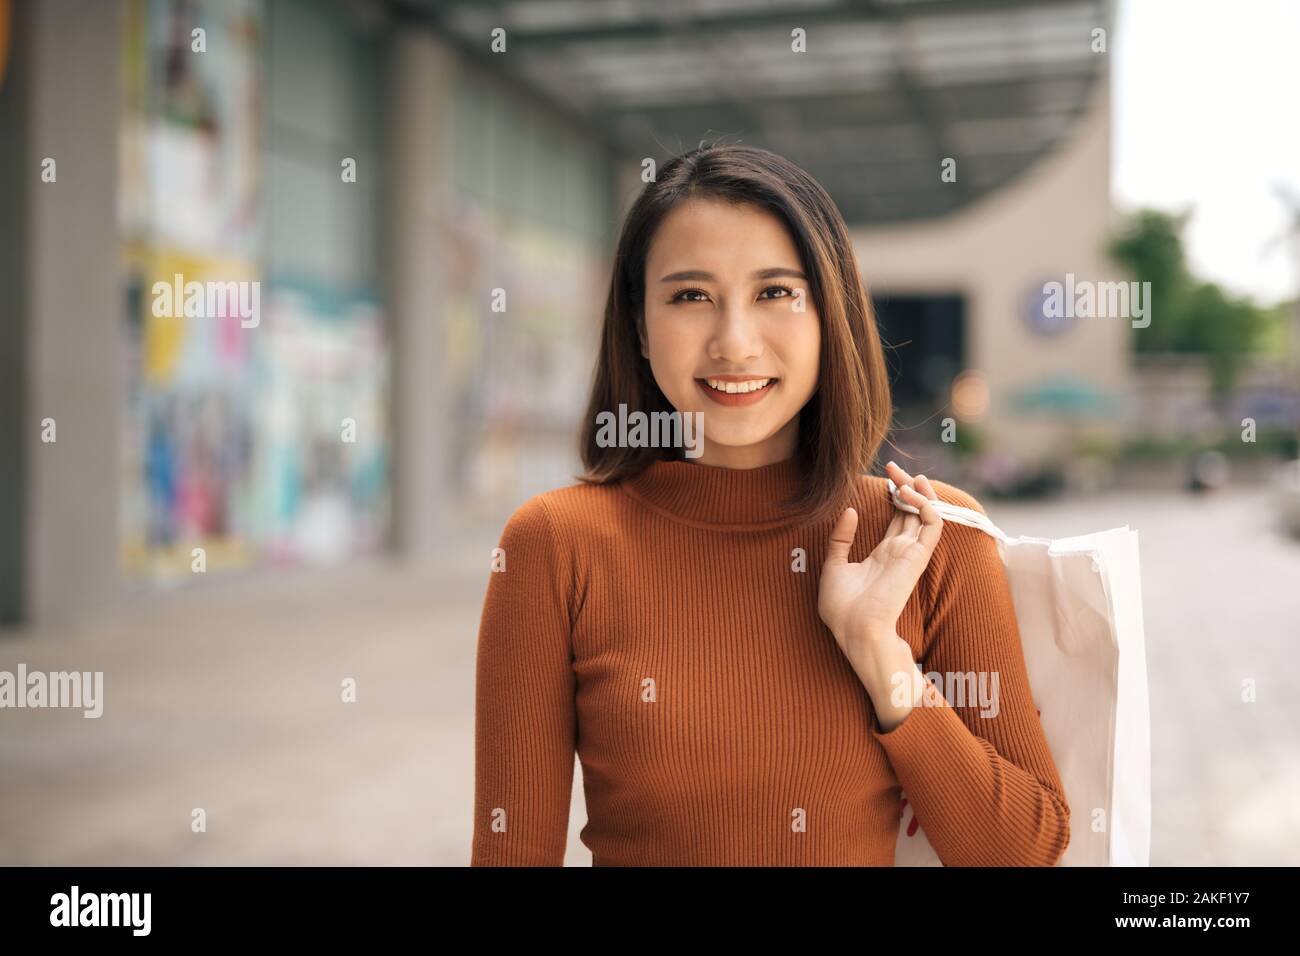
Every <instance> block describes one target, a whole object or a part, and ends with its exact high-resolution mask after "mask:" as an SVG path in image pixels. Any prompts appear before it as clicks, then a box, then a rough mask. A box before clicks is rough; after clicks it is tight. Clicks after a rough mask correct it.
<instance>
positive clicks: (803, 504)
mask: <svg viewBox="0 0 1300 956" xmlns="http://www.w3.org/2000/svg"><path fill="white" fill-rule="evenodd" d="M689 199H717V200H722V201H725V202H732V203H750V204H753V205H756V206H759V207H761V208H763V209H766V210H768V211H770V212H772V213H774V214H775V215H776V216H777V217H778V218H779V219H780V220H781V221H782V222H784V223H785V226H786V228H787V229H788V230H789V233H790V236H791V238H792V239H793V240H794V244H795V247H796V249H797V250H798V252H799V259H800V261H801V264H802V266H803V270H804V274H805V275H807V276H808V284H809V286H810V293H811V296H812V300H813V304H814V306H815V308H816V309H817V314H818V315H819V316H820V318H821V364H820V374H819V376H818V383H817V390H816V392H814V394H813V396H812V398H811V399H809V401H808V403H807V404H806V405H805V406H804V407H803V410H802V411H801V412H800V417H799V439H798V449H797V452H796V455H797V457H798V458H799V462H800V466H801V470H802V471H803V474H804V475H805V476H806V479H807V480H806V481H805V482H804V489H803V491H802V493H801V494H800V495H799V496H798V497H797V498H796V499H795V500H793V501H791V502H789V505H790V507H792V508H794V509H796V510H799V511H803V512H807V513H808V514H809V516H810V517H814V518H821V517H826V516H828V515H829V514H831V513H832V512H833V511H834V510H835V509H837V508H838V507H840V506H842V504H843V500H844V498H845V496H846V495H847V494H848V493H849V492H850V491H851V490H852V488H853V486H854V483H855V482H856V480H857V476H858V475H860V474H862V473H863V472H865V471H867V470H868V469H870V467H871V465H872V463H873V462H874V460H875V455H876V452H877V450H878V449H879V448H880V445H881V443H882V442H883V441H884V439H885V435H886V434H887V432H888V429H889V422H890V420H891V417H892V414H893V412H892V407H891V404H890V396H889V380H888V378H887V374H886V370H885V357H884V351H883V349H882V348H881V343H880V333H879V331H878V330H877V328H876V320H875V314H874V312H873V311H872V307H871V299H870V297H869V296H868V295H867V290H866V287H865V286H864V285H863V282H862V277H861V274H860V273H859V271H858V263H857V257H856V256H855V255H854V253H853V247H852V245H851V243H850V242H849V235H848V229H847V228H846V227H845V225H844V219H843V217H842V216H841V215H840V212H839V210H838V209H837V208H836V206H835V203H834V201H833V200H832V199H831V197H830V196H829V195H827V193H826V190H825V189H823V188H822V187H821V185H820V184H818V182H817V181H816V180H814V179H813V178H812V177H811V176H809V175H808V174H807V173H806V172H804V171H803V170H802V169H800V168H799V167H798V166H796V165H795V164H794V163H792V162H790V161H789V160H788V159H785V158H784V157H781V156H778V155H776V154H775V153H771V152H768V151H767V150H765V149H759V148H758V147H755V146H744V145H729V144H713V145H701V146H700V147H698V148H696V149H692V150H690V151H688V152H686V153H682V154H681V155H680V156H676V157H674V158H673V159H671V160H669V161H668V162H667V163H665V164H664V165H663V167H662V168H661V169H660V170H659V174H658V176H657V177H656V178H655V180H654V181H653V182H650V183H647V184H646V187H645V189H643V190H642V191H641V194H640V196H638V197H637V200H636V202H635V203H634V204H633V205H632V208H631V209H630V210H629V211H628V214H627V218H626V220H625V221H624V223H623V230H622V233H621V235H620V236H619V240H618V250H617V253H616V255H615V258H614V269H613V276H612V278H611V279H610V285H609V296H608V298H607V299H606V302H605V321H604V329H603V331H602V333H601V342H600V353H599V355H598V357H597V361H596V371H595V376H594V378H593V380H592V386H591V399H590V401H589V402H588V405H587V417H586V420H585V421H584V422H583V429H582V437H581V449H580V450H581V453H582V460H583V464H584V465H585V466H586V469H587V471H586V473H585V474H584V475H582V476H580V477H581V478H582V480H583V481H587V482H590V483H594V484H608V483H611V482H616V481H621V480H623V479H625V478H629V477H631V476H633V475H635V474H638V473H639V472H640V471H642V470H643V469H644V468H645V467H647V466H648V465H649V464H650V463H651V462H652V461H655V460H659V459H671V458H679V457H681V450H680V449H664V448H655V447H639V448H624V447H602V446H600V445H599V444H597V441H596V437H597V424H596V420H597V416H598V415H599V413H600V412H602V411H616V410H617V409H618V406H619V404H620V403H625V404H626V405H627V407H628V409H629V410H638V409H639V410H641V411H644V412H646V413H647V414H649V413H654V412H672V411H674V409H673V407H672V405H670V404H669V402H668V399H667V398H666V397H665V396H664V394H663V391H662V390H661V389H660V388H659V386H658V384H657V383H656V382H655V380H654V375H653V374H652V372H651V369H650V362H649V360H647V359H646V358H645V357H644V356H643V355H642V354H641V341H642V340H643V338H644V335H645V291H646V290H645V266H646V255H647V253H648V250H649V248H650V243H651V240H652V239H653V238H654V234H655V231H656V230H657V229H658V228H659V224H660V223H661V222H662V221H663V219H664V217H665V216H666V215H667V214H668V213H669V212H670V211H671V210H672V209H673V208H674V207H675V206H676V205H677V204H678V203H681V202H683V201H686V200H689Z"/></svg>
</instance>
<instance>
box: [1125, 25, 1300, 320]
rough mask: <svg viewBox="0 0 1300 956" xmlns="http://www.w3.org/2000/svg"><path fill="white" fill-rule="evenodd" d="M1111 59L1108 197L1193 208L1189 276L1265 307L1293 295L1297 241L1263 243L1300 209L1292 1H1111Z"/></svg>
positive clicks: (1298, 42)
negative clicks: (1292, 203)
mask: <svg viewBox="0 0 1300 956" xmlns="http://www.w3.org/2000/svg"><path fill="white" fill-rule="evenodd" d="M1117 20H1118V22H1117V24H1116V27H1115V34H1114V37H1113V41H1114V42H1113V43H1112V48H1111V52H1112V54H1113V56H1114V61H1113V63H1112V66H1113V73H1112V105H1113V110H1114V112H1113V123H1114V126H1113V135H1112V146H1111V148H1112V150H1113V156H1112V165H1111V170H1112V185H1111V190H1112V195H1113V198H1114V201H1115V204H1116V206H1117V207H1118V208H1120V209H1129V208H1132V207H1134V206H1138V205H1144V206H1155V207H1157V208H1161V209H1167V210H1170V211H1174V210H1177V209H1179V208H1181V207H1184V206H1186V205H1193V206H1194V207H1195V210H1194V212H1193V216H1192V219H1191V222H1190V223H1189V224H1188V226H1187V230H1186V231H1185V232H1184V234H1183V238H1184V240H1185V241H1186V245H1187V252H1188V258H1189V262H1190V265H1191V268H1192V271H1193V272H1194V273H1195V274H1196V275H1197V276H1198V277H1199V278H1202V279H1208V280H1211V281H1214V282H1218V283H1220V284H1221V285H1223V286H1225V287H1227V288H1229V289H1231V290H1232V291H1234V292H1237V293H1241V294H1247V295H1251V296H1253V297H1254V298H1255V299H1256V300H1257V301H1259V302H1261V303H1271V302H1275V301H1277V300H1279V299H1283V298H1287V297H1290V296H1294V295H1296V293H1297V287H1298V286H1300V282H1298V281H1297V276H1296V270H1297V268H1298V267H1300V263H1297V262H1296V255H1297V253H1298V252H1300V250H1297V251H1293V250H1294V246H1293V245H1288V244H1287V243H1285V242H1284V243H1280V244H1277V245H1276V246H1275V247H1274V248H1273V249H1272V251H1271V252H1270V253H1269V254H1268V255H1267V256H1265V254H1264V253H1265V246H1266V245H1268V243H1269V241H1270V240H1271V239H1273V238H1274V237H1275V236H1277V235H1278V234H1279V233H1281V232H1283V231H1284V230H1286V228H1287V226H1288V218H1287V213H1286V210H1285V207H1284V205H1283V203H1282V201H1281V200H1280V199H1279V198H1278V197H1277V195H1276V194H1275V192H1274V188H1273V184H1274V182H1276V181H1279V180H1280V181H1282V182H1285V183H1286V184H1287V185H1288V186H1289V187H1290V189H1291V192H1292V193H1293V194H1294V195H1295V197H1296V200H1297V202H1300V0H1233V2H1230V3H1225V2H1223V0H1119V6H1118V10H1117Z"/></svg>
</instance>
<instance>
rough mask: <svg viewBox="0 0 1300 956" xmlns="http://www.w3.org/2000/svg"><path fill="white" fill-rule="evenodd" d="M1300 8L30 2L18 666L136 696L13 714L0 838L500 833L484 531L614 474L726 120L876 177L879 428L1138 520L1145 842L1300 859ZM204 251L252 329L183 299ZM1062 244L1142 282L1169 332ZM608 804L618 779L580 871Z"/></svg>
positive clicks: (1, 260)
mask: <svg viewBox="0 0 1300 956" xmlns="http://www.w3.org/2000/svg"><path fill="white" fill-rule="evenodd" d="M1297 35H1300V13H1298V12H1297V8H1296V7H1295V6H1294V5H1293V4H1290V3H1285V2H1281V0H1279V2H1266V0H1248V2H1243V3H1240V4H1234V5H1232V6H1231V7H1227V8H1225V7H1220V6H1218V5H1215V4H1210V3H1200V2H1181V3H1176V2H1173V0H1151V2H1142V3H1137V2H1123V0H1121V2H1118V3H1111V2H1107V0H859V2H852V0H698V2H691V3H682V2H666V0H618V2H601V0H513V2H495V0H445V2H443V0H351V2H344V0H274V2H265V0H97V2H91V0H42V2H39V3H37V2H34V0H32V2H23V0H18V2H11V0H0V252H2V254H0V289H3V292H4V294H3V296H0V309H3V321H2V322H0V357H2V361H3V366H2V367H0V622H3V624H4V627H3V630H0V670H8V671H11V672H15V671H16V670H17V668H18V666H19V664H24V665H25V666H26V668H27V669H28V670H29V671H35V670H43V671H58V670H76V671H83V672H84V671H92V672H93V671H102V672H103V673H104V712H103V716H102V717H101V718H99V719H96V720H86V719H84V718H83V717H82V714H81V713H80V712H79V711H75V710H31V709H26V710H4V711H0V863H5V864H41V865H54V864H90V865H101V864H168V863H180V864H188V863H203V864H262V863H268V864H269V863H289V864H294V863H357V864H388V863H392V864H436V865H444V864H445V865H463V864H465V863H467V862H468V860H469V842H470V834H471V826H470V813H471V810H472V795H473V794H472V790H473V665H474V645H475V640H476V634H477V626H478V616H479V612H480V609H481V601H482V597H483V593H484V591H485V589H486V584H487V576H488V573H489V564H490V552H491V549H492V548H493V547H494V546H495V544H496V542H497V538H498V535H499V533H500V529H501V526H502V524H503V523H504V521H505V519H506V518H507V517H508V515H509V514H510V513H511V512H512V511H513V510H514V508H516V507H517V506H518V505H519V504H521V503H522V502H523V501H524V500H526V499H527V498H528V497H530V496H532V495H533V494H536V493H538V492H541V491H544V490H547V489H550V488H554V487H558V486H561V485H565V484H570V483H572V482H573V481H574V477H573V476H574V474H575V473H576V471H577V470H578V467H579V462H578V458H577V452H576V448H577V442H576V437H577V429H578V419H579V417H580V416H581V414H582V413H583V409H584V403H585V397H586V390H587V386H588V383H589V376H590V374H591V369H592V361H593V357H594V346H595V342H596V330H597V327H598V322H599V319H600V315H601V310H602V307H603V304H604V294H605V291H606V287H607V283H608V276H609V271H610V268H611V251H612V248H613V244H614V241H615V238H616V236H617V230H618V227H619V224H620V217H621V215H622V213H623V212H624V211H625V210H626V208H627V206H628V205H629V204H630V202H631V201H632V199H633V198H634V197H635V195H636V194H637V191H638V190H639V188H640V187H641V185H642V182H641V178H640V177H641V171H642V164H643V161H644V160H645V159H647V158H650V159H654V160H655V162H656V163H659V164H662V163H663V162H664V161H666V160H667V159H668V158H669V157H671V156H672V155H674V154H676V153H678V152H680V151H682V150H685V149H688V148H691V147H694V146H695V145H697V144H698V143H699V142H700V141H701V140H722V141H727V142H744V143H749V144H753V145H758V146H762V147H765V148H768V149H772V150H774V151H776V152H779V153H782V154H783V155H785V156H787V157H789V158H790V159H791V160H793V161H794V162H796V163H798V164H800V165H801V166H803V167H804V168H806V169H807V170H808V171H809V172H810V173H811V174H812V175H813V176H815V177H816V178H817V179H818V180H819V181H820V182H822V183H823V185H825V186H826V188H827V189H828V190H829V192H830V193H831V195H832V196H833V197H834V198H835V200H836V202H837V203H838V205H839V207H840V209H841V210H842V212H843V214H844V216H845V219H846V221H847V222H848V224H849V226H850V229H851V231H852V234H853V238H854V242H855V245H856V249H857V254H858V257H859V261H860V263H861V265H862V268H863V272H864V276H865V279H866V281H867V284H868V288H869V290H870V292H871V294H872V296H873V300H874V302H875V304H876V308H877V311H878V319H879V322H880V325H881V328H882V331H883V333H884V336H885V338H886V341H887V343H888V344H889V352H888V356H889V363H890V367H891V375H892V376H893V380H894V381H893V386H894V393H895V398H896V402H897V406H898V407H897V416H896V419H897V425H896V428H895V431H894V433H893V435H892V436H891V441H892V443H893V446H894V447H893V448H889V449H886V451H887V453H888V454H887V457H894V458H895V459H896V460H898V461H899V462H900V463H901V464H903V465H904V467H907V468H908V469H909V470H911V471H912V472H913V473H916V472H919V471H924V472H925V473H926V474H928V475H930V476H933V477H938V478H941V479H943V480H945V481H948V482H950V483H953V484H956V485H959V486H961V487H963V488H966V489H967V490H968V491H970V492H972V493H973V494H975V495H976V496H977V497H979V498H980V500H981V501H982V503H983V504H984V506H985V508H986V509H987V510H988V511H989V513H990V514H991V515H992V516H993V518H994V520H995V521H997V522H998V523H999V524H1000V525H1001V526H1002V527H1003V529H1004V530H1006V531H1008V532H1009V533H1012V534H1032V535H1037V536H1065V535H1072V534H1080V533H1085V532H1089V531H1096V530H1102V529H1104V528H1108V527H1113V526H1119V525H1125V524H1128V525H1131V526H1133V527H1136V528H1137V529H1138V530H1139V531H1140V532H1141V547H1142V565H1143V581H1142V585H1143V590H1144V596H1145V614H1146V628H1147V635H1146V642H1147V653H1148V670H1149V674H1150V678H1151V707H1152V751H1153V753H1152V773H1153V795H1152V796H1153V842H1152V854H1151V862H1152V863H1153V864H1158V865H1187V864H1221V865H1242V864H1292V865H1294V864H1297V863H1300V749H1298V748H1297V744H1296V741H1297V739H1300V703H1298V702H1297V697H1296V695H1295V693H1294V687H1295V680H1296V672H1297V666H1296V665H1297V662H1298V654H1297V649H1296V642H1297V639H1298V638H1300V596H1298V594H1300V588H1298V587H1297V585H1300V462H1298V461H1297V459H1298V458H1300V452H1298V451H1297V436H1298V435H1300V296H1298V295H1297V287H1298V276H1300V163H1298V162H1297V159H1296V157H1297V156H1300V126H1297V124H1296V123H1295V122H1294V120H1293V116H1294V91H1295V90H1297V89H1300V64H1298V63H1297V61H1296V59H1295V57H1294V50H1293V49H1292V44H1293V43H1294V37H1295V36H1297ZM176 274H184V275H185V277H186V279H187V280H191V279H197V280H199V281H207V280H211V281H218V282H229V281H236V282H250V283H251V282H257V283H259V288H260V321H259V322H258V323H257V324H256V325H255V326H251V327H250V326H248V325H246V324H245V323H244V322H242V321H241V317H240V315H239V314H237V313H236V312H235V311H234V310H230V309H228V310H226V312H224V313H222V314H219V315H216V316H211V317H206V318H193V317H191V318H185V317H180V318H176V317H173V316H171V315H158V314H156V310H155V309H154V308H153V303H154V296H153V295H152V293H151V291H150V290H152V289H153V287H154V283H155V282H158V281H162V282H165V283H167V284H170V283H171V282H172V279H173V276H174V275H176ZM1051 282H1060V283H1062V284H1063V285H1066V284H1067V283H1068V284H1069V285H1073V284H1074V283H1076V282H1084V283H1094V284H1096V283H1109V282H1124V283H1129V282H1137V283H1150V286H1149V288H1150V299H1149V300H1144V301H1147V302H1148V304H1149V305H1150V313H1149V315H1150V321H1149V324H1145V325H1144V324H1143V323H1142V321H1140V320H1139V319H1138V318H1137V317H1136V313H1134V314H1133V315H1127V314H1123V315H1114V314H1112V315H1091V316H1079V315H1074V314H1072V313H1073V310H1070V312H1067V314H1061V313H1060V312H1059V311H1057V310H1055V309H1054V308H1053V307H1052V303H1051V301H1050V296H1048V295H1047V294H1046V289H1047V284H1048V283H1051ZM1067 287H1068V286H1067ZM498 288H502V289H507V290H508V294H509V299H508V303H509V308H508V310H507V311H504V312H500V311H494V310H493V308H492V294H493V292H492V290H494V289H498ZM1126 288H1127V287H1126ZM1134 304H1136V303H1134ZM349 423H350V425H349ZM195 549H202V551H201V552H197V553H199V554H201V555H202V561H201V568H200V566H199V564H196V561H197V560H198V559H196V557H195V555H196V551H195ZM1246 680H1251V681H1254V682H1255V686H1256V687H1257V697H1256V698H1255V699H1254V700H1253V701H1251V702H1245V701H1243V695H1242V685H1243V681H1246ZM347 682H353V683H352V686H354V687H355V700H346V699H345V696H346V695H345V694H343V693H341V688H342V687H343V686H344V685H345V683H347ZM196 809H202V810H203V812H204V815H205V817H206V829H205V830H203V831H201V832H195V830H194V828H193V827H192V820H193V818H194V811H195V810H196ZM584 822H585V811H584V808H583V802H582V786H581V768H580V767H576V768H575V785H574V797H573V814H572V818H571V834H572V836H571V840H570V852H569V858H568V863H569V864H570V865H587V864H589V863H590V853H589V852H588V851H587V850H586V848H585V847H583V846H582V845H581V843H579V842H578V840H577V833H578V831H579V830H580V829H581V826H582V824H583V823H584Z"/></svg>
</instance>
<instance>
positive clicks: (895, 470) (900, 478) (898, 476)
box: [885, 461, 912, 488]
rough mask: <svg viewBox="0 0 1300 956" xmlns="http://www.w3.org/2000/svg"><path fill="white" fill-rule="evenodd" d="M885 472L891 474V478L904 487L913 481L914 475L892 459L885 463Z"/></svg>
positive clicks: (900, 486)
mask: <svg viewBox="0 0 1300 956" xmlns="http://www.w3.org/2000/svg"><path fill="white" fill-rule="evenodd" d="M885 473H886V474H887V475H889V480H890V481H892V482H893V483H894V484H895V485H897V486H898V487H899V488H904V487H906V486H908V485H910V484H911V483H912V476H911V475H909V474H908V473H907V472H905V471H903V469H902V468H899V467H898V465H896V464H895V463H894V462H892V461H891V462H889V463H887V464H886V465H885Z"/></svg>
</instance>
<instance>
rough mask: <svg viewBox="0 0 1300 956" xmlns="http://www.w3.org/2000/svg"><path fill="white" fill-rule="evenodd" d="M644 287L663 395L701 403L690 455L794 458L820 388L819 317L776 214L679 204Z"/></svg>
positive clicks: (744, 460)
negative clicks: (698, 436)
mask: <svg viewBox="0 0 1300 956" xmlns="http://www.w3.org/2000/svg"><path fill="white" fill-rule="evenodd" d="M645 286H646V295H645V330H646V341H645V342H644V343H643V344H642V350H641V351H642V354H643V355H644V356H645V357H646V358H647V359H649V361H650V368H651V371H652V372H653V374H654V377H655V381H656V382H657V383H658V385H659V388H660V389H661V390H662V391H663V393H664V395H665V396H666V397H667V399H668V401H669V402H670V403H672V406H673V407H674V408H675V409H677V411H679V412H681V413H682V414H683V415H686V414H688V413H691V412H702V413H703V422H704V449H703V453H702V454H701V455H700V456H699V457H698V458H697V459H696V460H697V461H699V462H701V463H703V464H709V465H721V466H723V467H728V468H756V467H759V466H761V465H765V464H771V463H772V462H777V461H783V460H784V459H786V458H789V457H791V456H792V455H793V454H794V452H795V447H796V442H797V438H798V434H799V431H798V430H799V419H798V415H799V410H800V409H801V408H803V406H804V405H805V404H806V403H807V402H808V400H809V399H810V398H811V397H812V395H813V393H814V392H815V391H816V390H817V375H818V363H819V355H820V351H821V321H820V319H819V317H818V315H817V310H816V308H815V307H814V306H813V302H812V296H811V287H810V286H809V283H808V279H807V278H806V277H805V275H804V271H803V267H802V265H801V264H800V261H799V254H798V252H797V250H796V249H795V246H794V242H793V240H792V239H791V238H790V235H789V233H788V232H787V231H786V229H785V226H784V225H783V224H782V222H781V220H779V219H778V218H777V217H776V216H774V215H773V214H772V213H770V212H768V211H767V210H765V209H762V208H761V207H758V206H754V205H750V204H746V205H732V204H730V203H724V202H719V201H717V200H700V199H696V200H688V201H686V202H684V203H681V204H680V205H678V206H677V207H676V208H674V209H673V211H672V212H671V213H669V214H668V215H667V216H666V217H665V218H664V220H663V222H662V223H661V224H660V226H659V229H658V231H657V232H656V233H655V236H654V239H653V241H652V243H651V245H650V249H649V254H648V255H647V257H646V275H645ZM763 382H767V385H765V386H763V387H762V388H758V386H759V385H760V384H761V383H763ZM710 383H712V385H711V384H710ZM750 389H756V390H752V391H751V390H750Z"/></svg>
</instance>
